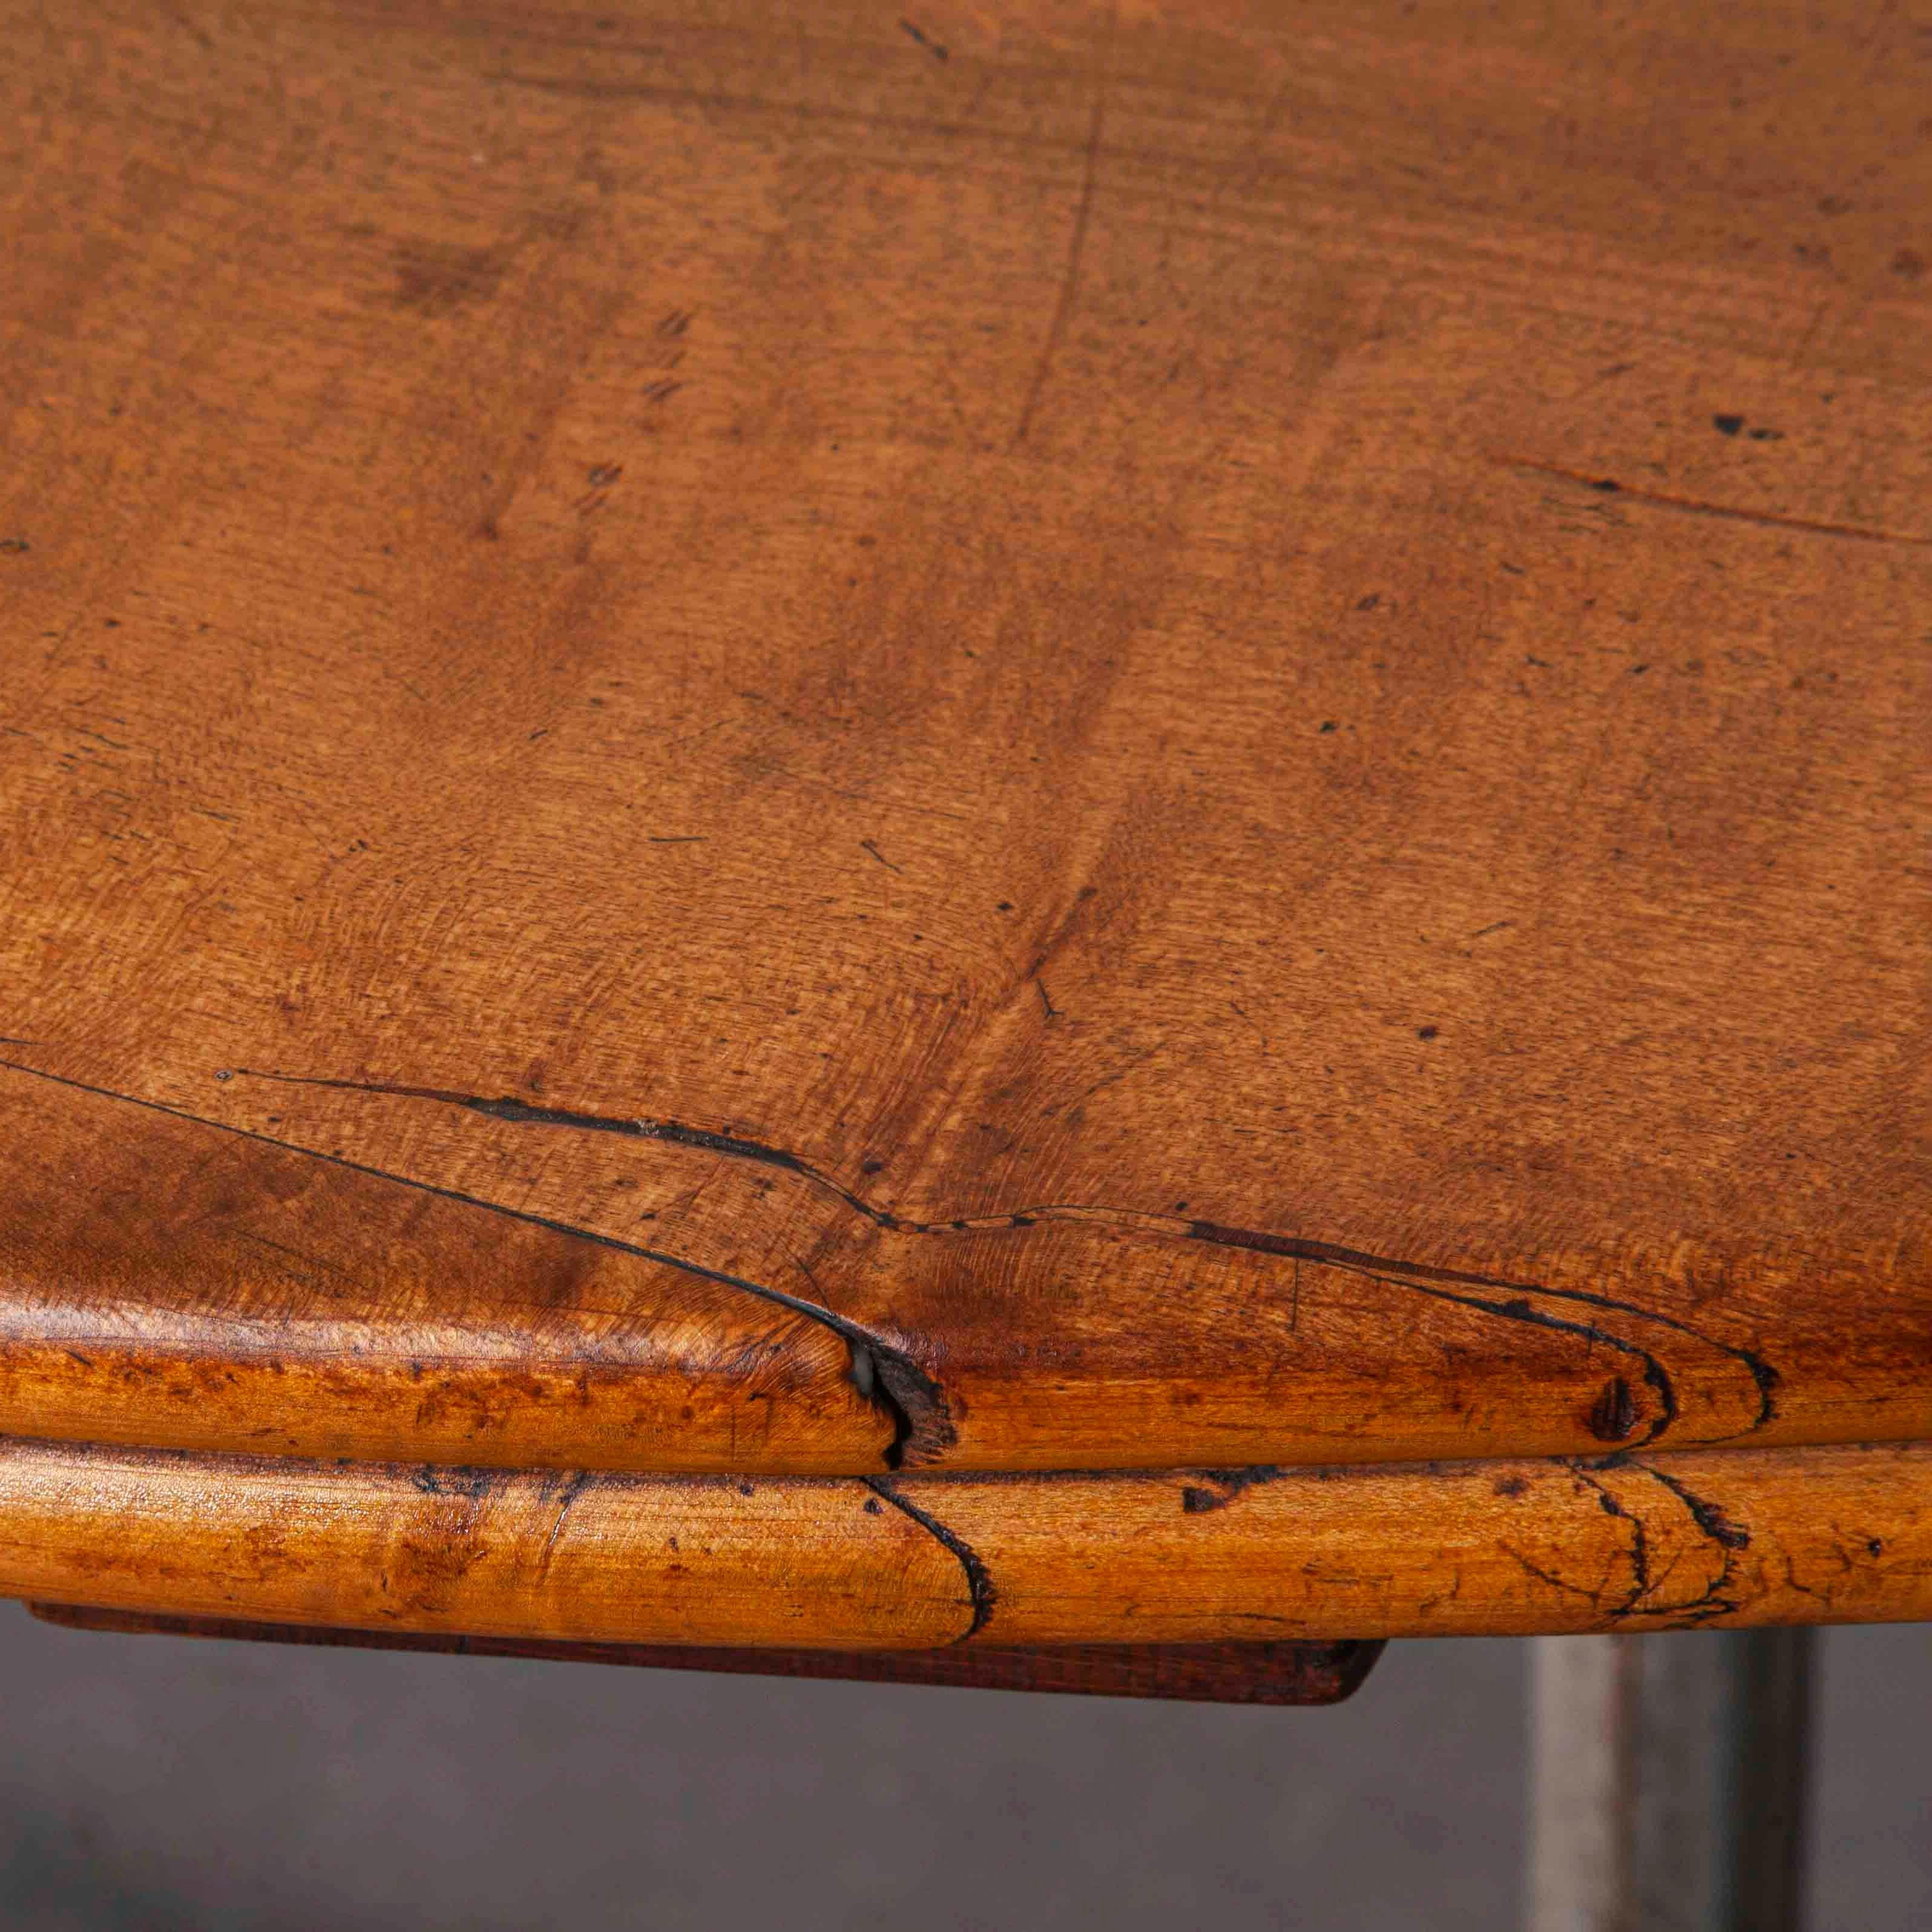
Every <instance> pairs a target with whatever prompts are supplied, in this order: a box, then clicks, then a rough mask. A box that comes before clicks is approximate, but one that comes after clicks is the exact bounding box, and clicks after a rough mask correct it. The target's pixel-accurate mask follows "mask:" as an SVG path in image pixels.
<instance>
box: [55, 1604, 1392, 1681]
mask: <svg viewBox="0 0 1932 1932" xmlns="http://www.w3.org/2000/svg"><path fill="white" fill-rule="evenodd" d="M27 1607H28V1609H29V1610H31V1611H32V1612H33V1613H34V1616H37V1617H38V1618H39V1619H40V1620H41V1621H42V1622H44V1623H50V1624H58V1625H62V1627H63V1628H65V1629H68V1630H86V1631H109V1632H111V1633H113V1634H117V1635H123V1636H143V1635H153V1636H157V1637H213V1638H217V1639H220V1640H224V1641H226V1642H229V1643H238V1642H239V1643H293V1644H312V1645H314V1644H320V1645H325V1646H335V1645H348V1646H353V1647H356V1648H358V1649H375V1650H415V1651H431V1652H442V1653H443V1654H444V1655H448V1656H453V1657H515V1658H535V1659H536V1660H538V1661H541V1662H549V1663H556V1664H625V1665H628V1666H631V1667H643V1668H645V1669H647V1670H716V1671H724V1672H727V1673H733V1674H736V1675H741V1676H757V1677H820V1678H832V1679H845V1680H847V1681H856V1682H865V1683H871V1684H929V1685H939V1686H943V1687H945V1688H951V1689H954V1690H963V1691H1047V1692H1052V1693H1055V1694H1059V1695H1063V1696H1073V1697H1157V1698H1160V1699H1163V1700H1167V1701H1169V1702H1178V1703H1190V1704H1339V1703H1341V1702H1342V1701H1343V1700H1344V1699H1345V1698H1347V1697H1353V1696H1354V1695H1355V1692H1356V1691H1358V1689H1360V1688H1361V1685H1362V1682H1363V1681H1364V1679H1366V1678H1367V1676H1368V1674H1369V1673H1370V1670H1373V1668H1374V1667H1375V1664H1376V1659H1377V1658H1379V1657H1380V1655H1382V1648H1383V1646H1382V1645H1381V1644H1380V1643H1213V1644H1208V1643H1203V1644H1139V1645H1129V1644H1118V1645H1112V1646H1102V1645H1089V1646H1086V1647H1085V1648H1080V1649H1060V1650H998V1649H990V1648H988V1647H986V1646H979V1645H975V1646H972V1647H971V1648H969V1649H959V1648H952V1649H945V1650H855V1651H836V1650H706V1649H696V1648H694V1647H691V1646H679V1645H676V1644H658V1645H655V1646H653V1645H649V1644H630V1643H541V1642H538V1641H536V1640H532V1639H530V1638H517V1637H429V1636H425V1635H424V1634H422V1633H420V1632H411V1631H353V1630H335V1629H332V1628H326V1627H318V1626H314V1625H305V1624H251V1623H241V1622H236V1621H234V1620H233V1619H224V1618H220V1617H155V1616H138V1615H135V1614H133V1613H130V1612H127V1611H125V1610H95V1609H91V1608H88V1607H84V1606H80V1605H75V1604H28V1606H27Z"/></svg>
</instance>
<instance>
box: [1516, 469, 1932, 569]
mask: <svg viewBox="0 0 1932 1932" xmlns="http://www.w3.org/2000/svg"><path fill="white" fill-rule="evenodd" d="M1490 460H1491V461H1492V462H1493V463H1500V464H1502V466H1503V467H1504V468H1505V469H1519V470H1525V471H1528V472H1531V473H1532V474H1533V475H1538V476H1560V477H1562V478H1564V479H1565V481H1567V482H1571V483H1580V484H1583V486H1584V487H1585V488H1586V489H1590V490H1600V491H1601V492H1602V493H1604V495H1605V496H1618V497H1627V498H1628V499H1629V500H1630V501H1631V502H1634V503H1648V504H1650V505H1653V506H1654V507H1655V508H1658V509H1661V510H1678V511H1682V512H1683V513H1684V514H1686V515H1688V516H1694V517H1720V518H1721V519H1722V520H1724V521H1725V522H1727V523H1756V524H1757V525H1759V526H1761V527H1763V528H1764V529H1774V530H1796V531H1797V532H1799V533H1800V534H1802V535H1806V536H1814V537H1849V538H1854V539H1855V540H1856V541H1858V542H1860V543H1890V544H1916V545H1918V546H1919V547H1927V546H1932V537H1924V536H1915V535H1912V534H1911V533H1909V532H1906V531H1903V530H1879V529H1867V527H1866V526H1864V525H1863V524H1861V523H1826V522H1823V521H1821V520H1819V519H1817V518H1816V517H1787V516H1781V515H1780V514H1778V512H1777V511H1772V510H1745V509H1739V508H1737V507H1736V505H1732V504H1727V503H1707V502H1704V501H1703V499H1701V498H1700V497H1697V496H1673V495H1672V494H1671V493H1670V492H1669V491H1668V490H1646V489H1645V488H1643V487H1642V486H1641V485H1640V484H1634V483H1624V482H1619V481H1618V480H1617V479H1616V478H1614V477H1611V476H1596V475H1592V474H1591V473H1590V472H1589V471H1588V470H1586V469H1570V468H1568V467H1567V466H1565V465H1564V464H1562V463H1543V462H1539V461H1538V460H1535V458H1530V457H1523V456H1495V457H1492V458H1490Z"/></svg>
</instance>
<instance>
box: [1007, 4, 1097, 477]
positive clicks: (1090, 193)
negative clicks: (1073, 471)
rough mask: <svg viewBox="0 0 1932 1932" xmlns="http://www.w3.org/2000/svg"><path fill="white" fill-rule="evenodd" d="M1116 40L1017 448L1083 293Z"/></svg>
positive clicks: (1089, 136)
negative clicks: (1083, 270) (1082, 276)
mask: <svg viewBox="0 0 1932 1932" xmlns="http://www.w3.org/2000/svg"><path fill="white" fill-rule="evenodd" d="M1110 52H1112V28H1111V27H1110V28H1109V37H1108V45H1107V46H1105V47H1103V49H1102V52H1101V67H1100V75H1099V77H1098V78H1097V80H1096V82H1095V84H1094V112H1093V115H1092V118H1091V121H1089V123H1088V129H1087V145H1086V148H1085V150H1084V151H1083V152H1082V157H1081V163H1080V196H1079V200H1078V201H1077V202H1076V203H1075V204H1074V209H1073V234H1072V235H1071V236H1070V237H1069V238H1068V240H1067V266H1066V267H1065V269H1064V270H1062V272H1061V278H1060V293H1059V295H1058V298H1057V299H1055V302H1054V305H1053V314H1052V318H1051V320H1049V322H1048V323H1047V326H1046V341H1045V342H1044V343H1043V344H1041V345H1040V360H1039V361H1038V362H1037V363H1035V364H1034V372H1033V380H1032V382H1031V383H1030V384H1029V385H1028V389H1027V395H1026V401H1025V403H1024V404H1022V406H1021V408H1020V419H1019V424H1018V425H1017V426H1016V428H1015V429H1014V431H1013V446H1014V448H1015V449H1018V448H1019V446H1020V445H1021V444H1022V443H1025V441H1026V440H1027V436H1028V432H1029V431H1031V429H1032V428H1033V423H1034V416H1035V415H1036V414H1037V412H1038V410H1039V408H1040V398H1041V396H1042V395H1043V394H1044V393H1045V392H1046V382H1047V378H1048V377H1049V375H1051V374H1052V371H1053V365H1054V362H1055V359H1057V358H1058V356H1059V354H1060V345H1061V342H1062V341H1064V339H1065V338H1066V335H1067V323H1068V322H1069V321H1070V320H1071V319H1072V317H1073V304H1074V301H1075V299H1076V296H1078V295H1079V290H1080V265H1081V262H1082V258H1083V257H1085V254H1086V252H1087V229H1088V223H1089V222H1090V221H1091V219H1092V217H1093V212H1094V175H1095V172H1096V171H1097V169H1098V167H1099V164H1100V138H1101V136H1102V134H1103V133H1104V132H1105V130H1106V124H1107V70H1106V60H1107V56H1108V55H1109V53H1110Z"/></svg>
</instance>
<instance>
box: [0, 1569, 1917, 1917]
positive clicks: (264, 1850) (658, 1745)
mask: <svg viewBox="0 0 1932 1932" xmlns="http://www.w3.org/2000/svg"><path fill="white" fill-rule="evenodd" d="M1688 1641H1693V1642H1694V1641H1696V1640H1695V1639H1694V1638H1693V1639H1690V1640H1688ZM1824 1658H1825V1687H1824V1697H1823V1736H1822V1739H1821V1741H1820V1753H1819V1783H1820V1789H1819V1791H1818V1793H1817V1804H1816V1807H1815V1810H1816V1826H1815V1843H1816V1847H1817V1850H1816V1856H1815V1859H1814V1897H1815V1900H1816V1903H1815V1909H1814V1918H1813V1932H1854V1928H1855V1932H1891V1928H1894V1927H1903V1928H1915V1927H1932V1722H1928V1718H1932V1626H1924V1625H1910V1626H1904V1627H1900V1628H1891V1629H1877V1630H1864V1631H1835V1632H1833V1633H1831V1634H1829V1635H1828V1636H1827V1637H1826V1640H1825V1648H1824ZM1524 1664H1525V1658H1524V1653H1523V1648H1522V1646H1518V1645H1517V1644H1514V1643H1502V1642H1490V1641H1482V1642H1475V1641H1463V1642H1459V1643H1411V1644H1400V1645H1394V1646H1391V1648H1390V1650H1389V1652H1388V1655H1387V1656H1386V1657H1385V1658H1384V1659H1383V1661H1382V1664H1381V1666H1380V1667H1379V1669H1378V1670H1377V1671H1376V1674H1375V1675H1374V1676H1372V1677H1371V1678H1370V1680H1369V1682H1368V1684H1367V1686H1366V1687H1365V1688H1364V1690H1363V1691H1361V1693H1360V1694H1358V1697H1356V1698H1355V1700H1354V1702H1352V1703H1349V1704H1346V1705H1343V1706H1341V1707H1340V1708H1339V1709H1334V1710H1326V1711H1244V1710H1235V1709H1215V1708H1211V1707H1209V1708H1202V1707H1195V1706H1162V1705H1155V1704H1139V1703H1124V1702H1118V1701H1112V1700H1097V1699H1079V1698H1065V1697H1015V1696H1010V1695H1001V1694H992V1693H977V1692H972V1691H935V1690H919V1689H911V1688H890V1687H879V1686H865V1685H832V1684H800V1683H788V1682H783V1681H780V1680H771V1681H765V1680H760V1679H749V1678H729V1677H719V1678H707V1677H703V1676H695V1675H685V1674H682V1673H670V1672H652V1671H628V1670H601V1669H597V1668H594V1667H589V1666H580V1665H577V1666H573V1665H556V1664H523V1663H510V1662H501V1661H481V1660H472V1659H464V1658H443V1657H420V1656H407V1655H385V1654H383V1653H380V1652H353V1651H317V1650H297V1649H285V1648H282V1647H279V1646H260V1647H256V1646H249V1645H239V1644H213V1643H193V1642H188V1641H186V1640H179V1639H170V1638H161V1637H108V1636H102V1635H98V1634H85V1633H80V1632H74V1631H59V1630H55V1629H52V1628H48V1627H46V1626H44V1625H39V1624H36V1623H34V1622H31V1620H30V1619H28V1617H27V1616H26V1614H25V1613H24V1612H21V1611H18V1610H14V1609H13V1607H11V1606H0V1785H4V1790H0V1924H5V1926H6V1927H7V1928H8V1932H52V1928H55V1927H59V1928H62V1932H83V1929H84V1932H123V1928H126V1929H127V1932H187V1928H193V1932H226V1928H236V1929H237V1932H239V1928H244V1927H246V1928H251V1932H254V1928H270V1927H272V1928H275V1932H303V1929H304V1928H308V1927H315V1928H317V1932H322V1928H330V1932H337V1928H344V1932H362V1928H377V1927H398V1928H401V1927H409V1928H412V1932H415V1928H422V1927H444V1926H449V1927H457V1926H461V1927H475V1928H485V1929H486V1932H487V1928H496V1927H517V1928H535V1927H568V1928H570V1932H606V1928H612V1929H613V1932H614V1928H617V1927H625V1928H630V1927H648V1928H650V1932H682V1928H686V1927H688V1928H692V1932H700V1928H701V1932H736V1928H738V1927H746V1928H749V1927H766V1926H769V1925H772V1924H778V1925H782V1926H783V1927H785V1928H786V1932H834V1928H837V1929H838V1932H843V1929H844V1928H846V1927H852V1928H859V1927H865V1928H868V1932H869V1928H874V1927H877V1926H880V1925H881V1924H916V1925H917V1926H919V1927H920V1932H1060V1928H1073V1927H1082V1928H1085V1927H1094V1928H1101V1927H1106V1928H1109V1932H1140V1928H1154V1927H1159V1928H1162V1932H1172V1928H1177V1927H1193V1926H1197V1925H1202V1924H1213V1925H1214V1927H1215V1928H1216V1932H1250V1928H1260V1927H1297V1928H1304V1932H1329V1928H1334V1932H1343V1928H1347V1929H1348V1932H1377V1929H1378V1928H1382V1927H1389V1928H1395V1927H1404V1928H1412V1927H1430V1928H1440V1932H1462V1928H1465V1927H1467V1928H1471V1932H1474V1928H1476V1927H1481V1928H1482V1932H1508V1927H1511V1925H1512V1924H1514V1921H1515V1917H1516V1913H1517V1874H1518V1870H1519V1867H1520V1861H1521V1856H1522V1849H1523V1847H1522V1835H1523V1793H1522V1786H1523V1732H1524V1716H1523V1690H1524V1675H1525V1673H1524Z"/></svg>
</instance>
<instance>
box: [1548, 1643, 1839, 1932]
mask: <svg viewBox="0 0 1932 1932" xmlns="http://www.w3.org/2000/svg"><path fill="white" fill-rule="evenodd" d="M1532 1646H1533V1653H1534V1656H1533V1664H1532V1679H1531V1681H1532V1693H1531V1698H1532V1721H1531V1723H1532V1730H1531V1766H1532V1774H1531V1775H1532V1791H1531V1834H1530V1867H1529V1913H1528V1918H1527V1924H1528V1926H1529V1932H1799V1919H1800V1903H1801V1894H1802V1878H1803V1866H1802V1849H1803V1838H1804V1804H1805V1756H1806V1744H1807V1733H1808V1727H1809V1717H1810V1708H1811V1652H1812V1633H1811V1631H1808V1630H1767V1631H1684V1632H1673V1633H1670V1634H1661V1635H1658V1636H1652V1637H1538V1638H1535V1639H1534V1640H1532Z"/></svg>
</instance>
